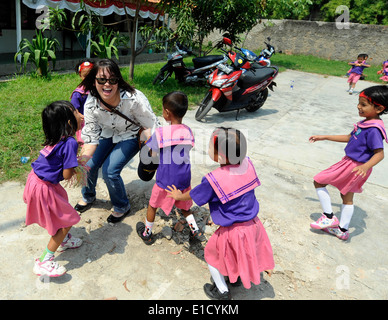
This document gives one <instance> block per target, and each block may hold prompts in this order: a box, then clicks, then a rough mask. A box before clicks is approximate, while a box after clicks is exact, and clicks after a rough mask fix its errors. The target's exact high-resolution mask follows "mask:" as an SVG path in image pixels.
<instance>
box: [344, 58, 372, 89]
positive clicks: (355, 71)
mask: <svg viewBox="0 0 388 320" xmlns="http://www.w3.org/2000/svg"><path fill="white" fill-rule="evenodd" d="M365 56H366V55H365V54H359V55H358V57H357V60H356V61H353V62H349V63H348V65H350V66H352V68H351V69H350V70H349V71H350V72H349V73H350V74H349V78H348V83H349V90H348V92H349V94H353V91H354V88H355V87H356V83H357V81H358V80H360V78H361V75H362V74H363V71H364V69H365V68H369V67H370V65H369V64H366V60H365Z"/></svg>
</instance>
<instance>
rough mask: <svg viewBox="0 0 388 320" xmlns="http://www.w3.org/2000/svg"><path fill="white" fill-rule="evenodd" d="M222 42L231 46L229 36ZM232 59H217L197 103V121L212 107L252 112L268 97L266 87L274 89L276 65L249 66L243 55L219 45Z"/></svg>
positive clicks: (276, 72) (220, 110)
mask: <svg viewBox="0 0 388 320" xmlns="http://www.w3.org/2000/svg"><path fill="white" fill-rule="evenodd" d="M223 43H224V44H227V45H230V46H232V42H231V40H230V39H228V38H225V37H224V38H223ZM221 50H222V51H223V52H225V55H226V56H227V57H228V58H229V60H230V61H231V63H230V65H228V64H226V63H220V64H218V65H217V67H216V69H215V70H214V71H213V73H212V74H211V75H210V76H209V79H208V83H209V84H210V89H209V91H208V92H207V94H206V95H205V97H204V99H203V100H202V102H201V103H200V105H199V107H198V109H197V112H196V114H195V119H196V120H198V121H200V120H201V119H203V118H204V117H205V116H206V114H207V113H208V112H209V111H210V109H211V108H215V109H217V110H218V111H219V112H227V111H232V110H237V115H236V120H237V118H238V114H239V111H240V110H241V109H246V110H247V111H248V112H254V111H257V110H258V109H260V108H261V107H262V106H263V105H264V103H265V101H266V100H267V97H268V89H270V90H272V91H273V86H276V83H275V82H274V79H275V78H276V76H277V75H278V73H279V68H278V67H276V66H261V65H257V66H255V68H251V64H252V62H251V61H249V60H248V59H247V58H246V57H245V56H243V55H241V54H239V53H237V52H235V51H233V50H232V48H231V49H230V50H229V51H226V50H224V49H221Z"/></svg>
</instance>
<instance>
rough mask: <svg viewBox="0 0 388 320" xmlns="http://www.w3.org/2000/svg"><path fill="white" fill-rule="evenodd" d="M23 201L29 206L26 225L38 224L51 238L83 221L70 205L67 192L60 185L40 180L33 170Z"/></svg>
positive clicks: (28, 179)
mask: <svg viewBox="0 0 388 320" xmlns="http://www.w3.org/2000/svg"><path fill="white" fill-rule="evenodd" d="M23 200H24V202H25V203H26V204H27V214H26V225H30V224H33V223H37V224H38V225H40V226H41V227H42V228H45V229H46V230H47V232H48V233H49V235H51V236H54V235H55V234H56V233H57V232H58V230H59V229H61V228H67V227H71V226H73V225H75V224H77V223H78V222H79V221H80V220H81V218H80V216H79V214H78V213H77V211H76V210H75V209H74V208H73V207H72V206H71V205H70V203H69V200H68V196H67V192H66V190H65V189H64V188H63V187H62V186H61V185H60V184H59V183H58V184H53V183H51V182H47V181H43V180H41V179H39V177H38V176H37V175H36V174H35V173H34V171H33V170H31V172H30V173H29V175H28V178H27V183H26V186H25V188H24V193H23Z"/></svg>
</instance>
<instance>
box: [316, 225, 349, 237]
mask: <svg viewBox="0 0 388 320" xmlns="http://www.w3.org/2000/svg"><path fill="white" fill-rule="evenodd" d="M322 230H323V231H325V232H327V233H330V234H333V235H335V236H336V237H337V238H338V239H341V240H348V239H349V231H345V232H343V231H341V229H340V228H338V227H335V228H325V229H322Z"/></svg>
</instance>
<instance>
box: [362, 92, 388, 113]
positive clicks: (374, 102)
mask: <svg viewBox="0 0 388 320" xmlns="http://www.w3.org/2000/svg"><path fill="white" fill-rule="evenodd" d="M359 97H362V98H365V99H366V100H368V101H369V102H370V103H372V104H374V105H376V106H380V107H383V108H384V109H385V108H386V107H385V106H383V105H382V104H380V103H377V102H376V101H373V100H372V98H371V97H368V96H367V95H366V94H365V93H364V91H362V92H361V93H360V94H359Z"/></svg>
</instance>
